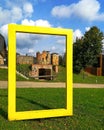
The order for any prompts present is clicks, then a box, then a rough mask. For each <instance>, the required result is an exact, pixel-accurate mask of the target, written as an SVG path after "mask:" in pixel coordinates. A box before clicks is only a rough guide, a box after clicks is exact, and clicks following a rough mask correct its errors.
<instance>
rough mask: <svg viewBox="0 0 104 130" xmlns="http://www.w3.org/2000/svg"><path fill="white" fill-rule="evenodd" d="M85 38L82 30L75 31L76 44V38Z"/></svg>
mask: <svg viewBox="0 0 104 130" xmlns="http://www.w3.org/2000/svg"><path fill="white" fill-rule="evenodd" d="M82 36H83V34H82V32H81V30H80V29H76V30H75V31H74V35H73V38H74V42H75V41H76V38H81V37H82Z"/></svg>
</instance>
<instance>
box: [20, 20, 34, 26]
mask: <svg viewBox="0 0 104 130" xmlns="http://www.w3.org/2000/svg"><path fill="white" fill-rule="evenodd" d="M21 24H23V25H30V26H34V24H35V22H34V21H33V20H28V19H24V20H22V21H21Z"/></svg>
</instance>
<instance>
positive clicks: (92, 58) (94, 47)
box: [73, 26, 104, 72]
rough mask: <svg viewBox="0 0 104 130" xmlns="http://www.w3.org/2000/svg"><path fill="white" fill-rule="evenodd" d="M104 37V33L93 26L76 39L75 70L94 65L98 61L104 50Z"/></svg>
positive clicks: (74, 51) (74, 50)
mask: <svg viewBox="0 0 104 130" xmlns="http://www.w3.org/2000/svg"><path fill="white" fill-rule="evenodd" d="M103 38H104V37H103V33H102V32H101V31H100V30H99V29H98V28H97V27H96V26H93V27H92V28H90V30H89V31H87V32H85V34H84V36H83V37H82V38H81V39H77V40H76V42H75V43H74V45H73V54H74V56H73V58H74V61H73V65H74V67H73V68H74V71H76V72H77V71H78V72H79V71H80V70H81V69H82V68H83V69H84V68H85V67H87V66H92V65H94V64H95V63H96V62H97V56H98V55H99V54H100V53H101V51H102V40H103ZM76 69H77V70H76Z"/></svg>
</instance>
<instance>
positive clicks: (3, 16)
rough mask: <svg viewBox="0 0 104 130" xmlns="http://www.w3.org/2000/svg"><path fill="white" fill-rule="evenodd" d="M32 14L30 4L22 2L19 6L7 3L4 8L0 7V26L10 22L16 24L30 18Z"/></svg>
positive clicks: (32, 10)
mask: <svg viewBox="0 0 104 130" xmlns="http://www.w3.org/2000/svg"><path fill="white" fill-rule="evenodd" d="M7 5H8V6H7ZM6 6H7V7H6ZM4 7H6V8H4ZM33 12H34V9H33V6H32V4H31V3H30V2H23V1H22V3H21V4H20V3H15V2H13V3H12V2H11V1H9V2H7V3H6V5H5V6H3V7H0V25H3V24H8V23H12V22H15V23H17V22H19V21H20V20H22V19H24V18H27V17H31V16H32V14H33Z"/></svg>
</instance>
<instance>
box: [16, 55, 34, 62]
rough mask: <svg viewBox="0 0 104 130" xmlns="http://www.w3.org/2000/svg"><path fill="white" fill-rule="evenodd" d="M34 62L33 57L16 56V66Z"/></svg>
mask: <svg viewBox="0 0 104 130" xmlns="http://www.w3.org/2000/svg"><path fill="white" fill-rule="evenodd" d="M34 60H35V59H34V57H33V56H22V55H18V56H17V57H16V61H17V64H34Z"/></svg>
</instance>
